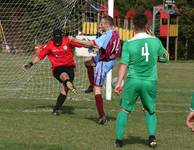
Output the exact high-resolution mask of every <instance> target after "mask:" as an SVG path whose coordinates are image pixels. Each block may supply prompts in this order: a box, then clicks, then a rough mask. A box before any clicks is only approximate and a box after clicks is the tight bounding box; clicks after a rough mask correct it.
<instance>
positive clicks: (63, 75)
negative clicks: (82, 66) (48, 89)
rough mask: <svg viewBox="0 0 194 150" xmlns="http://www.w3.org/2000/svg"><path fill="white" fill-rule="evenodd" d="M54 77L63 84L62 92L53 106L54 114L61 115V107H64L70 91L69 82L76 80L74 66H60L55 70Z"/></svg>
mask: <svg viewBox="0 0 194 150" xmlns="http://www.w3.org/2000/svg"><path fill="white" fill-rule="evenodd" d="M53 75H54V77H55V78H56V79H57V80H58V81H59V82H60V83H61V84H62V86H61V92H60V94H59V96H58V98H57V101H56V104H55V106H54V108H53V114H54V115H59V109H60V108H61V107H62V105H63V103H64V101H65V99H66V97H67V92H68V87H67V84H68V82H70V83H71V84H72V82H73V80H74V68H73V67H64V66H59V67H57V68H55V69H54V71H53Z"/></svg>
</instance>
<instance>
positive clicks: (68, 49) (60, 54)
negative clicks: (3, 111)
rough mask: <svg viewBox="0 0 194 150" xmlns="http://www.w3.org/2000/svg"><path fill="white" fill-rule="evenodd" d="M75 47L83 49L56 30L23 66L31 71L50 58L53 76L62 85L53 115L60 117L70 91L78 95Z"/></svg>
mask: <svg viewBox="0 0 194 150" xmlns="http://www.w3.org/2000/svg"><path fill="white" fill-rule="evenodd" d="M73 47H81V45H80V44H78V43H76V42H73V41H70V40H69V39H68V37H63V36H62V31H61V30H60V29H55V30H53V37H52V39H51V40H50V41H48V42H47V43H46V44H45V46H44V47H43V48H42V50H41V51H40V52H39V53H37V54H36V56H35V57H33V58H32V60H31V62H29V63H27V64H25V65H24V66H23V67H24V69H25V70H27V69H30V68H31V67H32V66H33V65H34V64H36V63H38V62H39V61H41V60H43V59H44V58H45V57H46V56H48V58H49V60H50V63H51V66H52V67H51V68H52V72H53V75H54V77H55V78H56V79H57V80H58V81H59V82H60V83H61V84H62V86H61V87H62V88H61V92H60V94H59V96H58V98H57V101H56V105H55V106H54V108H53V112H52V113H53V115H59V109H60V108H61V107H62V105H63V103H64V101H65V99H66V97H67V93H68V90H71V91H72V92H73V93H74V94H77V91H76V89H75V88H74V86H73V84H72V83H73V80H74V69H75V60H74V52H73Z"/></svg>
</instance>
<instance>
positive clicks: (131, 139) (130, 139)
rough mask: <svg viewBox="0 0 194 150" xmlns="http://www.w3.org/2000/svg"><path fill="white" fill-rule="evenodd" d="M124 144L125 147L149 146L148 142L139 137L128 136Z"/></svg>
mask: <svg viewBox="0 0 194 150" xmlns="http://www.w3.org/2000/svg"><path fill="white" fill-rule="evenodd" d="M123 144H124V145H132V144H142V145H145V146H147V140H146V139H143V138H141V137H138V136H128V138H127V139H124V140H123Z"/></svg>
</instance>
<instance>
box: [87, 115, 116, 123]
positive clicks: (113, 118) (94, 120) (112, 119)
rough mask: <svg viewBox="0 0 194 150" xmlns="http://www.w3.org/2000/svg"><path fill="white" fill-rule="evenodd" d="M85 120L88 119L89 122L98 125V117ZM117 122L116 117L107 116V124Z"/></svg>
mask: <svg viewBox="0 0 194 150" xmlns="http://www.w3.org/2000/svg"><path fill="white" fill-rule="evenodd" d="M85 119H88V120H91V121H93V122H95V123H98V117H87V118H85ZM115 120H116V117H110V116H106V121H107V122H111V121H115Z"/></svg>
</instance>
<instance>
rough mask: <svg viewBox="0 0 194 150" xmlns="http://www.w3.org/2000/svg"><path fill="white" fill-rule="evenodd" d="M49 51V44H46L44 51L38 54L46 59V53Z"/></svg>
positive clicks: (40, 57)
mask: <svg viewBox="0 0 194 150" xmlns="http://www.w3.org/2000/svg"><path fill="white" fill-rule="evenodd" d="M48 53H49V45H48V43H47V44H45V46H44V47H43V49H42V51H41V52H40V53H39V54H38V55H37V56H38V58H39V59H44V58H45V56H46V55H48Z"/></svg>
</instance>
